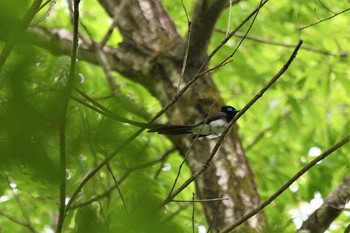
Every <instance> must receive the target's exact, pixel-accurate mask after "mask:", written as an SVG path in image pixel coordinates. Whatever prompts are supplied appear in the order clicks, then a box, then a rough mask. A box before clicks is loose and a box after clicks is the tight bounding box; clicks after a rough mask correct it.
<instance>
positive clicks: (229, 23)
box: [226, 0, 232, 37]
mask: <svg viewBox="0 0 350 233" xmlns="http://www.w3.org/2000/svg"><path fill="white" fill-rule="evenodd" d="M229 2H230V10H229V12H228V17H227V18H228V19H227V29H226V37H227V36H228V33H229V31H230V25H231V16H232V0H229Z"/></svg>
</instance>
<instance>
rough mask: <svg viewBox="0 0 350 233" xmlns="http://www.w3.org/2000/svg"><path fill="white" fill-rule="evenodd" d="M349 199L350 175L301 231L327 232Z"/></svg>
mask: <svg viewBox="0 0 350 233" xmlns="http://www.w3.org/2000/svg"><path fill="white" fill-rule="evenodd" d="M349 198H350V175H348V176H347V177H346V178H345V179H344V181H343V182H342V183H341V184H340V185H339V186H338V187H337V188H336V189H335V190H334V191H333V192H332V193H330V194H329V195H328V197H327V198H326V199H325V200H324V203H323V204H322V205H321V206H320V207H319V208H318V209H317V210H315V211H314V212H313V213H312V214H311V215H310V216H309V218H308V219H307V220H306V221H305V222H304V223H303V225H302V226H301V228H300V230H308V232H310V233H321V232H325V231H326V230H327V229H328V227H329V225H330V224H331V223H332V222H333V221H334V219H335V218H337V217H338V216H339V214H340V213H341V212H342V211H343V210H344V209H345V203H346V202H347V201H348V200H349Z"/></svg>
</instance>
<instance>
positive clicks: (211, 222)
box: [207, 195, 228, 233]
mask: <svg viewBox="0 0 350 233" xmlns="http://www.w3.org/2000/svg"><path fill="white" fill-rule="evenodd" d="M223 196H224V195H221V197H220V199H225V198H222V197H223ZM226 199H228V198H226ZM221 201H222V200H219V201H218V204H217V206H216V208H215V211H214V216H213V218H212V220H211V221H210V224H209V227H208V230H207V233H209V232H210V230H211V228H212V226H213V223H214V220H215V218H216V215H217V214H218V210H219V206H220V204H221Z"/></svg>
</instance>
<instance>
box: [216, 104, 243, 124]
mask: <svg viewBox="0 0 350 233" xmlns="http://www.w3.org/2000/svg"><path fill="white" fill-rule="evenodd" d="M239 111H240V110H237V109H235V108H234V107H232V106H223V107H221V112H224V113H226V114H227V115H228V120H229V121H231V120H232V119H233V118H234V117H235V116H236V114H237V113H238V112H239Z"/></svg>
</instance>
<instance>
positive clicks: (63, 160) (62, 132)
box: [56, 0, 80, 233]
mask: <svg viewBox="0 0 350 233" xmlns="http://www.w3.org/2000/svg"><path fill="white" fill-rule="evenodd" d="M79 2H80V0H74V3H73V4H74V8H73V41H72V54H71V63H70V70H69V75H68V80H67V83H66V87H65V89H64V93H63V101H62V109H61V113H60V114H61V115H60V120H59V149H60V201H59V214H58V221H57V228H56V233H60V232H62V230H63V223H64V219H65V216H66V170H67V168H66V166H67V152H66V123H67V122H66V115H67V111H68V103H69V99H70V95H71V92H72V90H73V85H74V80H75V70H76V62H77V53H78V42H79V38H78V32H79Z"/></svg>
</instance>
